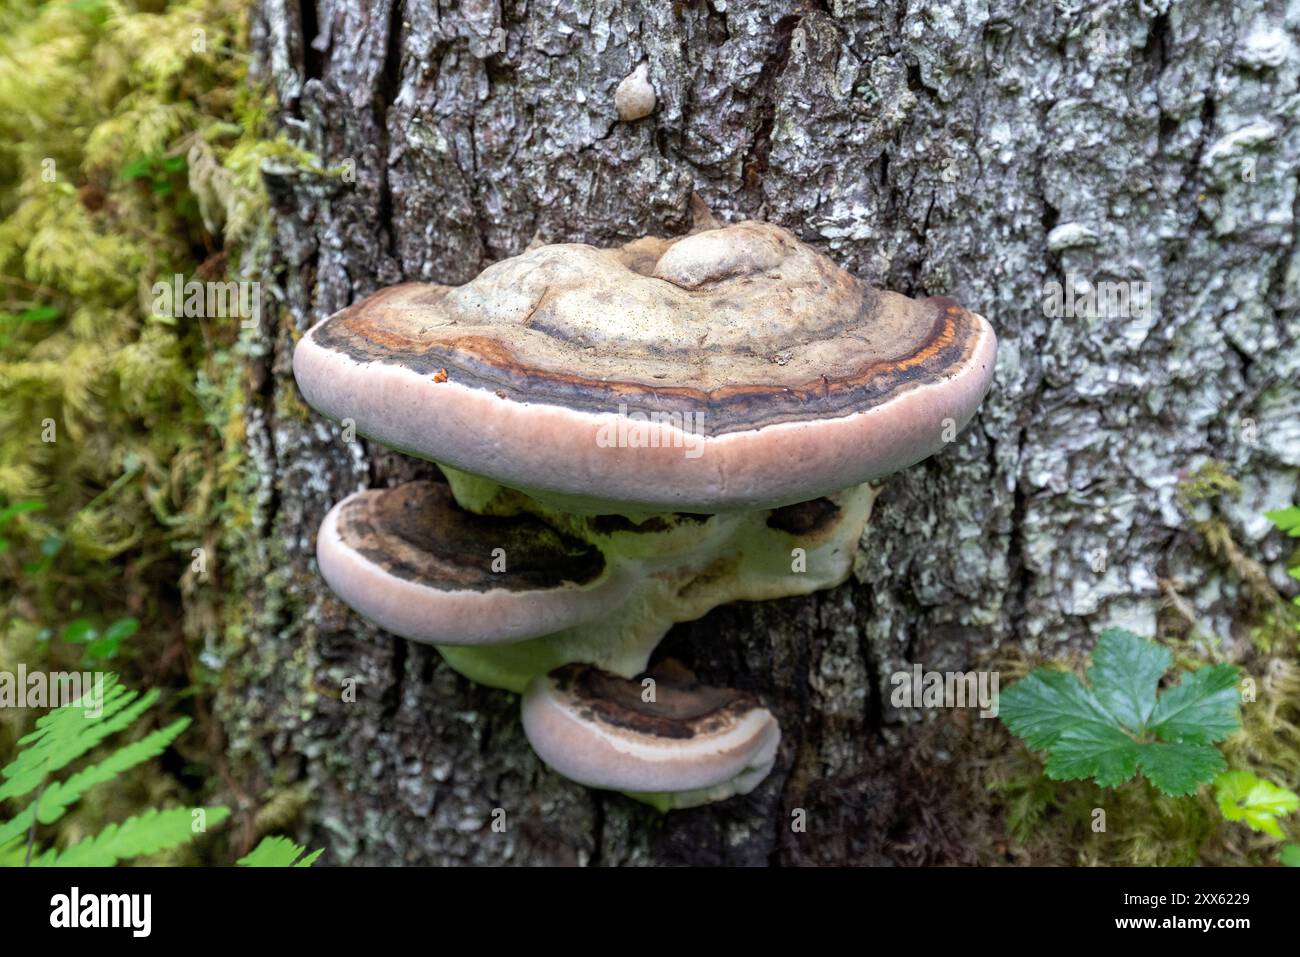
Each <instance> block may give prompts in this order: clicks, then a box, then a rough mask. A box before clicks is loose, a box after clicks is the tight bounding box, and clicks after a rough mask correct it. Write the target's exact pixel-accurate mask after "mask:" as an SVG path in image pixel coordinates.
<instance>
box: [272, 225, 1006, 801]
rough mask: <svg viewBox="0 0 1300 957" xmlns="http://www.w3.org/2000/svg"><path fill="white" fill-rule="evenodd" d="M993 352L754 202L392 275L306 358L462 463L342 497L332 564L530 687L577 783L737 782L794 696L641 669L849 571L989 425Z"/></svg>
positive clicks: (980, 324) (688, 789) (419, 630)
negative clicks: (695, 225) (972, 432)
mask: <svg viewBox="0 0 1300 957" xmlns="http://www.w3.org/2000/svg"><path fill="white" fill-rule="evenodd" d="M995 349H996V340H995V338H994V335H993V331H992V329H991V328H990V327H989V324H988V323H987V322H986V321H985V320H984V319H983V318H982V317H981V316H978V315H976V314H974V313H972V312H969V311H967V310H965V309H963V308H962V307H961V306H959V305H958V304H957V303H955V302H953V301H952V300H950V299H944V298H932V299H924V300H919V301H918V300H912V299H908V298H906V297H904V296H900V295H897V294H894V293H889V292H882V291H878V290H874V289H871V288H870V287H868V286H866V285H864V284H863V283H862V282H860V281H859V280H857V279H856V278H854V277H853V276H852V275H850V274H849V273H847V272H844V271H843V270H841V269H839V268H838V267H836V266H835V265H834V264H833V263H832V262H831V261H830V260H829V259H827V258H826V257H824V256H822V255H820V254H819V253H817V252H816V251H815V250H813V249H812V248H811V247H809V246H806V245H804V244H803V243H800V242H799V241H798V240H796V239H795V238H794V236H792V235H791V234H790V233H789V232H787V231H786V230H784V229H781V228H780V227H778V226H774V225H770V224H766V223H756V222H745V223H740V224H737V225H732V226H726V227H720V228H703V229H699V230H697V231H696V232H693V233H692V234H690V235H688V236H685V237H682V238H680V239H675V240H672V239H660V238H656V237H645V238H643V239H639V240H636V241H634V242H631V243H628V244H626V245H624V246H622V247H619V248H616V249H597V248H594V247H591V246H585V245H578V244H562V245H549V246H539V247H537V248H532V249H530V250H528V251H527V252H525V253H524V254H523V255H520V256H517V257H515V258H513V259H507V260H504V261H503V262H499V263H496V264H495V265H493V266H490V267H488V268H487V269H485V270H484V271H483V272H482V273H481V274H480V275H479V276H478V277H477V278H476V279H474V280H473V281H472V282H469V283H467V284H466V285H464V286H459V287H454V288H453V287H447V286H436V285H424V284H406V285H400V286H395V287H391V288H388V289H384V290H381V291H379V292H377V293H375V294H374V295H372V296H370V297H369V298H367V299H365V300H363V301H362V302H360V303H357V304H356V305H354V306H351V307H349V308H348V309H345V310H343V311H342V312H340V313H337V314H336V315H334V316H331V317H330V318H328V319H326V320H325V321H324V322H322V323H320V324H318V325H317V326H316V327H315V328H313V329H312V330H311V331H310V332H309V333H308V334H307V335H306V336H305V337H304V338H303V339H302V341H301V342H300V343H299V344H298V347H297V349H296V350H295V353H294V362H293V364H294V374H295V376H296V377H297V380H298V384H299V387H300V389H301V390H302V393H303V395H304V397H305V398H306V400H307V401H308V402H309V403H310V404H311V405H312V406H313V407H314V408H316V409H317V410H319V411H320V412H322V413H324V414H325V415H327V416H329V417H330V418H332V419H334V420H336V421H341V420H343V419H350V420H351V421H353V422H355V424H356V429H357V431H358V432H360V433H361V434H362V435H365V436H367V437H368V438H371V439H373V440H376V441H378V442H380V443H382V444H384V445H386V446H389V447H391V448H394V449H398V450H400V451H403V452H406V453H408V454H411V455H415V456H418V457H421V458H424V459H428V460H430V461H433V462H436V463H437V464H438V465H439V467H440V468H441V470H442V472H443V473H444V475H445V476H446V479H447V483H446V484H443V483H440V482H427V481H426V482H414V483H409V484H407V485H404V486H401V487H399V488H396V489H387V490H371V491H364V492H358V493H356V494H354V495H352V496H350V497H348V498H347V499H345V500H344V501H342V502H340V503H339V504H338V505H337V506H335V507H334V508H333V509H332V510H331V511H330V512H329V514H328V515H327V516H326V517H325V520H324V523H323V524H322V526H321V529H320V534H319V536H318V539H317V554H318V559H319V564H320V568H321V573H322V575H323V576H324V578H325V580H326V582H327V583H328V584H329V586H330V587H331V588H332V589H333V590H334V591H335V593H337V594H338V595H339V596H340V597H341V598H342V599H343V600H344V601H345V602H347V603H348V604H349V605H351V606H352V607H353V608H354V609H356V610H357V611H359V612H360V613H361V614H362V615H364V616H365V617H366V618H368V619H370V620H371V621H373V622H374V623H376V624H378V625H380V626H382V627H384V628H386V629H388V630H389V631H392V632H394V633H396V634H398V635H401V636H404V637H406V638H410V639H413V640H416V641H423V642H430V643H433V644H435V645H436V646H437V647H438V649H439V651H440V652H441V653H442V654H443V656H444V657H445V658H446V660H447V661H448V662H449V663H450V664H451V666H452V667H453V668H455V669H456V670H458V671H460V672H461V673H462V674H464V675H466V676H467V677H469V678H471V679H472V680H475V681H478V682H481V683H484V684H488V685H492V686H495V687H500V688H507V689H510V690H512V691H515V692H519V693H523V694H524V706H523V707H524V721H525V729H526V731H527V733H528V736H529V740H530V741H532V742H533V745H534V747H535V748H536V750H537V752H538V754H539V755H541V757H542V758H543V760H545V761H546V762H547V763H548V764H549V765H550V766H551V767H553V768H555V769H556V770H558V771H560V772H561V773H563V774H566V775H568V776H569V777H571V778H573V779H574V780H578V781H581V782H583V783H586V784H589V785H591V786H593V787H606V788H613V789H617V790H622V791H625V792H627V793H630V794H632V795H633V796H635V797H638V798H639V799H641V800H645V801H648V802H650V803H653V804H655V805H656V806H658V807H661V808H671V807H684V806H690V805H692V804H698V803H702V802H705V801H710V800H719V799H721V798H724V797H727V796H730V795H731V794H742V793H745V792H747V791H749V790H750V789H752V788H753V787H754V786H756V785H757V783H758V782H759V781H760V780H761V779H762V777H763V776H764V775H765V774H766V773H767V771H768V770H769V769H770V768H771V766H772V764H773V762H774V760H775V753H776V747H777V742H778V740H779V731H778V730H777V726H776V721H775V719H774V718H773V717H772V715H771V714H770V713H769V712H767V711H766V710H764V709H763V708H761V707H760V706H759V705H758V703H757V702H756V701H754V700H753V698H752V697H751V696H748V695H742V694H740V693H739V692H732V691H729V690H727V689H708V688H704V687H702V686H700V685H698V684H696V683H695V682H694V679H693V677H692V676H690V674H689V672H686V671H685V670H684V669H682V668H681V667H680V666H672V667H667V666H662V665H661V666H660V667H661V669H662V672H661V674H660V676H659V680H658V683H657V688H658V694H657V696H655V697H653V698H652V699H651V700H642V699H641V698H640V697H638V695H639V693H640V687H641V686H640V685H639V684H638V683H636V682H634V681H630V680H629V679H633V678H635V677H637V676H639V675H642V674H643V673H644V672H645V669H646V668H647V666H648V665H649V663H650V657H651V654H652V652H653V651H654V649H655V647H656V646H657V645H658V643H659V641H660V640H661V639H662V638H663V636H664V634H665V633H666V632H667V630H668V629H669V628H670V627H671V626H672V625H673V624H674V623H675V622H679V621H688V620H691V619H694V618H698V617H699V616H701V615H703V614H705V613H706V612H707V611H708V610H709V609H711V608H713V607H714V606H716V605H719V604H722V603H725V602H729V601H736V600H751V601H758V600H765V599H768V598H776V597H781V596H785V595H795V594H806V593H809V592H813V591H817V590H819V589H822V588H828V587H831V586H833V585H835V584H837V583H839V582H840V581H842V580H843V579H844V578H845V577H846V576H847V575H848V574H849V572H850V570H851V568H852V563H853V558H854V554H855V552H856V549H857V544H858V541H859V539H860V538H861V536H862V532H863V529H864V527H865V525H866V523H867V519H868V517H869V515H870V512H871V504H872V500H873V499H874V496H875V488H874V486H873V485H872V484H871V483H872V482H873V481H874V480H876V479H879V478H881V477H882V476H885V475H888V474H890V473H892V472H895V471H898V470H899V469H903V468H906V467H908V466H909V465H912V464H913V463H915V462H917V461H920V460H921V459H923V458H925V457H927V456H929V455H931V454H933V453H934V452H936V451H938V450H939V449H940V448H941V447H942V446H943V445H944V444H945V439H948V440H950V439H951V437H952V434H953V430H954V428H960V427H962V426H964V425H965V424H966V423H967V422H968V421H969V420H970V418H971V417H972V416H973V415H974V413H975V410H976V408H977V407H978V405H979V403H980V401H981V400H982V398H983V396H984V394H985V392H986V391H987V389H988V386H989V382H990V378H991V376H992V371H993V359H994V352H995ZM629 695H630V696H631V697H629Z"/></svg>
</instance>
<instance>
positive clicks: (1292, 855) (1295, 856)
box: [1281, 844, 1300, 867]
mask: <svg viewBox="0 0 1300 957" xmlns="http://www.w3.org/2000/svg"><path fill="white" fill-rule="evenodd" d="M1281 860H1282V866H1283V867H1300V844H1284V845H1282V856H1281Z"/></svg>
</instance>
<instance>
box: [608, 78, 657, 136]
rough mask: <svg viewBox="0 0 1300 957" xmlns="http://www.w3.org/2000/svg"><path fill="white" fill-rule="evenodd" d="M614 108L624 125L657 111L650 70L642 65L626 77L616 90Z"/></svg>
mask: <svg viewBox="0 0 1300 957" xmlns="http://www.w3.org/2000/svg"><path fill="white" fill-rule="evenodd" d="M614 108H615V109H616V110H618V118H619V119H620V120H622V121H623V122H624V123H632V122H635V121H636V120H639V119H642V118H643V117H647V116H649V115H650V114H651V113H653V112H654V111H655V88H654V86H653V85H652V84H651V83H650V68H649V67H648V66H647V65H646V64H644V63H642V64H641V65H640V66H638V67H637V68H636V69H635V70H633V71H632V72H631V73H629V74H628V75H627V76H625V77H624V78H623V79H622V81H621V82H620V83H619V85H618V88H617V89H615V90H614Z"/></svg>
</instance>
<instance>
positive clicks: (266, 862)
mask: <svg viewBox="0 0 1300 957" xmlns="http://www.w3.org/2000/svg"><path fill="white" fill-rule="evenodd" d="M306 851H307V848H305V847H303V846H302V845H301V844H295V843H294V842H293V841H291V840H289V839H288V838H287V837H279V836H278V835H272V836H270V837H264V838H262V840H261V841H260V842H259V843H258V845H257V847H255V848H253V849H252V850H251V851H249V852H248V853H247V854H245V855H244V856H243V857H241V858H240V859H239V860H238V861H236V862H235V863H236V864H238V865H239V866H240V867H311V866H312V864H314V863H316V858H318V857H320V856H321V855H322V854H323V853H325V849H324V848H320V849H319V850H315V851H312V852H311V853H310V854H307V856H306V857H302V855H303V854H304V853H306ZM300 857H301V858H302V859H301V860H299V858H300Z"/></svg>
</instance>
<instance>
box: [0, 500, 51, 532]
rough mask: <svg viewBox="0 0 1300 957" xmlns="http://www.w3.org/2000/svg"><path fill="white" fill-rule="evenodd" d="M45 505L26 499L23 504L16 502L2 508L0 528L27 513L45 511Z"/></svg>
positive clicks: (0, 511) (0, 509)
mask: <svg viewBox="0 0 1300 957" xmlns="http://www.w3.org/2000/svg"><path fill="white" fill-rule="evenodd" d="M44 508H45V503H44V502H42V501H40V500H39V499H34V498H32V499H25V500H23V501H21V502H14V503H13V504H12V505H6V506H5V507H4V508H0V526H4V525H6V524H8V523H9V521H10V520H11V519H13V518H16V517H17V516H19V515H23V514H25V513H27V512H40V511H42V510H44Z"/></svg>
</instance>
